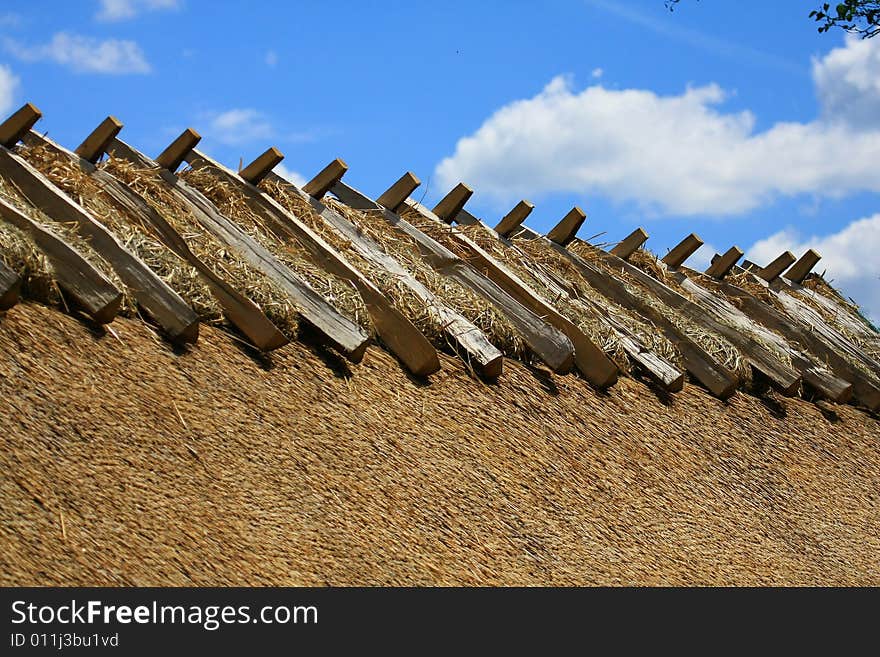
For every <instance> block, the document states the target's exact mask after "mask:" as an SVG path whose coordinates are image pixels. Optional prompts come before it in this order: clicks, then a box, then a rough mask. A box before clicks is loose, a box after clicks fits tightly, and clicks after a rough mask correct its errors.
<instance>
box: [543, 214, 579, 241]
mask: <svg viewBox="0 0 880 657" xmlns="http://www.w3.org/2000/svg"><path fill="white" fill-rule="evenodd" d="M586 218H587V215H586V213H585V212H584V211H583V210H581V209H580V208H579V207H578V206H574V207H573V208H572V209H571V210H570V211H569V213H568V214H567V215H565V216H564V217H563V218H562V221H560V222H559V223H558V224H556V225H555V226H554V227H553V229H552V230H551V231H550V232H549V233H547V239H548V240H550V241H551V242H556V243H557V244H559V245H560V246H568V244H569V243H570V242H571V241H572V240H573V239H574V236H575V235H576V234H577V232H578V231H579V230H580V228H581V226H582V225H583V223H584V220H585V219H586Z"/></svg>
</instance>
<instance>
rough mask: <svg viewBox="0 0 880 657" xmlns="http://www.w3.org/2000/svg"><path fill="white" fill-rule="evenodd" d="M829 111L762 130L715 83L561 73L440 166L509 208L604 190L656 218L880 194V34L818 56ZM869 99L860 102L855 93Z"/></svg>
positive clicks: (820, 90)
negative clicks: (663, 83) (781, 200)
mask: <svg viewBox="0 0 880 657" xmlns="http://www.w3.org/2000/svg"><path fill="white" fill-rule="evenodd" d="M813 79H814V83H815V88H816V92H817V94H818V98H819V100H820V103H821V108H822V112H821V116H820V117H818V118H817V119H816V120H815V121H811V122H809V123H798V122H788V123H778V124H776V125H774V126H772V127H770V128H769V129H767V130H765V131H763V132H757V131H756V130H755V117H754V115H753V114H751V113H750V112H748V111H744V112H725V111H724V109H723V106H724V101H725V98H726V93H725V91H724V90H723V89H721V88H720V87H719V86H718V85H715V84H708V85H703V86H699V87H692V88H687V89H685V90H684V91H683V92H682V93H680V94H676V95H659V94H657V93H654V92H653V91H650V90H644V89H624V90H616V89H606V88H605V87H603V86H602V85H599V84H596V85H593V86H589V87H587V88H585V89H582V90H578V89H577V88H576V87H575V85H574V82H573V80H572V79H571V78H569V77H566V76H559V77H556V78H554V79H553V80H551V81H550V82H549V84H547V86H546V87H545V88H544V89H543V90H541V91H540V92H539V93H538V94H537V95H535V96H534V97H532V98H528V99H524V100H518V101H515V102H512V103H510V104H508V105H506V106H504V107H502V108H500V109H499V110H497V111H496V112H495V113H494V114H493V115H492V116H490V117H489V118H488V119H486V121H485V122H484V123H483V125H482V126H480V127H479V128H478V129H477V130H476V132H474V133H473V134H471V135H469V136H466V137H464V138H462V139H461V140H459V142H458V144H457V145H456V148H455V152H454V153H453V154H452V155H451V156H450V157H448V158H446V159H444V160H443V161H442V162H440V164H439V165H438V166H437V170H436V176H437V178H438V179H439V183H440V186H441V187H443V188H448V187H450V186H452V185H454V184H455V183H456V182H458V181H460V180H464V181H465V182H467V183H469V184H471V185H473V186H475V187H476V188H477V189H479V190H480V193H481V194H486V195H489V196H492V197H494V198H496V199H497V200H498V201H503V202H504V203H510V202H513V201H515V200H517V199H519V198H523V197H527V198H536V197H540V196H541V195H542V194H547V193H552V192H575V193H580V194H599V195H603V196H605V197H607V198H610V199H613V200H615V201H626V202H635V203H637V204H638V205H639V206H640V207H641V208H643V209H646V210H650V211H652V212H656V213H660V214H663V213H666V214H677V215H698V214H709V215H731V214H740V213H744V212H747V211H749V210H751V209H754V208H756V207H759V206H761V205H762V204H765V203H767V202H768V201H769V200H772V199H773V198H774V197H776V196H780V195H785V196H790V195H796V194H802V193H810V194H818V195H824V194H834V195H838V196H839V195H845V194H847V193H850V192H855V191H864V190H867V191H874V192H877V191H880V169H878V168H877V167H876V164H875V163H876V161H877V159H878V157H880V125H878V124H880V112H878V110H880V91H878V90H880V39H872V40H867V41H857V40H850V41H847V43H846V45H845V46H844V47H842V48H839V49H836V50H833V51H831V52H830V53H829V54H828V55H827V56H826V57H824V58H822V59H818V60H815V61H814V62H813ZM855 97H858V98H859V99H860V101H859V102H858V103H856V102H854V101H853V98H855Z"/></svg>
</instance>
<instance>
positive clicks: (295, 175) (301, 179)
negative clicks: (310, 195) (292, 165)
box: [273, 164, 308, 187]
mask: <svg viewBox="0 0 880 657" xmlns="http://www.w3.org/2000/svg"><path fill="white" fill-rule="evenodd" d="M273 171H274V172H275V173H277V174H278V175H279V176H281V177H282V178H284V179H285V180H289V181H290V182H292V183H293V184H294V185H296V186H297V187H302V186H303V185H305V184H306V183H307V182H308V180H306V178H305V176H303V175H302V174H301V173H299V172H298V171H294V170H293V169H288V168H287V167H286V166H284V165H283V164H279V165H278V166H276V167H275V168H274V169H273Z"/></svg>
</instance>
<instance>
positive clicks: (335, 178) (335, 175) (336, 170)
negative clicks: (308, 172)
mask: <svg viewBox="0 0 880 657" xmlns="http://www.w3.org/2000/svg"><path fill="white" fill-rule="evenodd" d="M346 171H348V165H347V164H346V163H345V162H343V161H342V160H340V159H339V158H338V157H337V158H336V159H335V160H333V161H332V162H331V163H330V164H328V165H327V166H326V167H324V168H323V169H321V171H319V172H318V175H317V176H315V177H314V178H312V179H311V180H310V181H309V182H307V183H306V184H305V185H303V188H302V189H303V191H304V192H305V193H306V194H308V195H309V196H312V197H314V198H316V199H318V200H319V201H320V200H321V199H322V198H324V194H326V193H327V192H328V190H329V189H330V188H331V187H333V185H334V184H335V183H337V182H339V181H340V180H342V176H344V175H345V172H346Z"/></svg>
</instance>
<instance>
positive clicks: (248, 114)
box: [205, 108, 275, 145]
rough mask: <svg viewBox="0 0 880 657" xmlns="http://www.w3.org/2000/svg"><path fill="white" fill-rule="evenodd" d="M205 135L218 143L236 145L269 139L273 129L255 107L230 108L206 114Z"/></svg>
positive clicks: (272, 134) (273, 133)
mask: <svg viewBox="0 0 880 657" xmlns="http://www.w3.org/2000/svg"><path fill="white" fill-rule="evenodd" d="M206 118H207V119H208V128H207V130H205V135H206V136H208V137H211V138H212V139H216V140H217V141H219V142H220V143H223V144H230V145H237V144H245V143H248V142H251V141H259V140H263V139H270V138H272V137H273V136H274V135H275V130H274V129H273V128H272V124H271V123H270V122H269V119H268V118H267V117H266V115H265V114H263V113H262V112H259V111H257V110H255V109H247V108H246V109H231V110H227V111H225V112H219V113H211V114H208V115H207V116H206Z"/></svg>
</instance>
